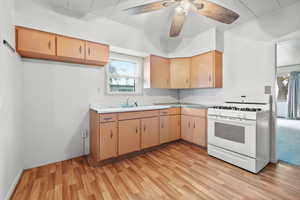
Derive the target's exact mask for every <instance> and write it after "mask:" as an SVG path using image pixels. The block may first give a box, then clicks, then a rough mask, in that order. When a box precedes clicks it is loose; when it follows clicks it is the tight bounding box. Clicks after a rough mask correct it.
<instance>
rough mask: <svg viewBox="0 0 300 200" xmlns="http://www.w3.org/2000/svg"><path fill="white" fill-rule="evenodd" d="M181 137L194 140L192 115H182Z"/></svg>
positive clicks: (189, 140)
mask: <svg viewBox="0 0 300 200" xmlns="http://www.w3.org/2000/svg"><path fill="white" fill-rule="evenodd" d="M181 139H183V140H185V141H188V142H193V130H192V117H191V116H186V115H182V116H181Z"/></svg>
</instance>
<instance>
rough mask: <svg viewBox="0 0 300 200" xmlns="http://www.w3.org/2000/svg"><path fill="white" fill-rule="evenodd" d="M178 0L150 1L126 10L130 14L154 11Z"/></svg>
mask: <svg viewBox="0 0 300 200" xmlns="http://www.w3.org/2000/svg"><path fill="white" fill-rule="evenodd" d="M177 1H178V0H164V1H159V2H154V3H148V4H144V5H140V6H135V7H132V8H127V9H125V10H124V11H125V12H127V13H129V14H130V15H137V14H141V13H146V12H152V11H156V10H160V9H162V8H166V7H168V6H170V5H172V4H174V3H176V2H177Z"/></svg>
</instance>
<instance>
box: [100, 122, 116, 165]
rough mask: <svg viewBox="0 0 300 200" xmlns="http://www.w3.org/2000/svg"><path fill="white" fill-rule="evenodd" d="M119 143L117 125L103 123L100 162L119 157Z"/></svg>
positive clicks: (114, 123)
mask: <svg viewBox="0 0 300 200" xmlns="http://www.w3.org/2000/svg"><path fill="white" fill-rule="evenodd" d="M117 141H118V135H117V123H116V122H107V123H102V124H101V125H100V160H105V159H108V158H113V157H116V156H117V144H118V143H117Z"/></svg>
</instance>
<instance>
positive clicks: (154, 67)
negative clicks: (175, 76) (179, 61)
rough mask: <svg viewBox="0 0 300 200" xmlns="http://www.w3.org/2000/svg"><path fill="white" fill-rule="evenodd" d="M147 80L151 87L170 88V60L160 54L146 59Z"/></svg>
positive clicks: (148, 85) (145, 71)
mask: <svg viewBox="0 0 300 200" xmlns="http://www.w3.org/2000/svg"><path fill="white" fill-rule="evenodd" d="M144 73H145V80H146V81H148V82H149V83H148V84H147V86H146V87H150V88H170V60H169V59H168V58H163V57H160V56H153V55H151V56H149V57H147V58H146V59H145V70H144Z"/></svg>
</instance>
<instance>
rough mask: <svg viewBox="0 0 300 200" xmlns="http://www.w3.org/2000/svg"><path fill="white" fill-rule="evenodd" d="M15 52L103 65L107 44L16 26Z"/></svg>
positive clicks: (106, 59) (106, 58)
mask: <svg viewBox="0 0 300 200" xmlns="http://www.w3.org/2000/svg"><path fill="white" fill-rule="evenodd" d="M16 44H17V52H18V53H19V54H20V55H21V56H22V57H29V58H37V59H48V60H55V61H62V62H72V63H79V64H88V65H98V66H104V65H106V64H107V62H108V59H109V46H108V45H105V44H100V43H95V42H90V41H85V40H81V39H76V38H71V37H66V36H62V35H57V34H52V33H47V32H43V31H38V30H33V29H29V28H24V27H16Z"/></svg>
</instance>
